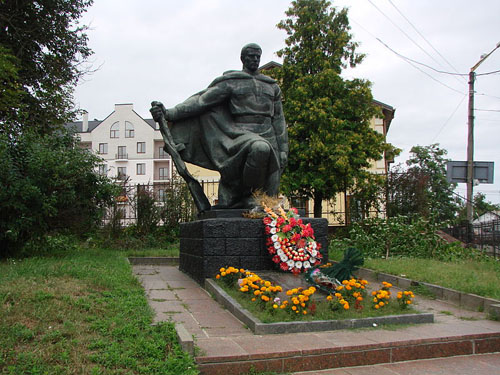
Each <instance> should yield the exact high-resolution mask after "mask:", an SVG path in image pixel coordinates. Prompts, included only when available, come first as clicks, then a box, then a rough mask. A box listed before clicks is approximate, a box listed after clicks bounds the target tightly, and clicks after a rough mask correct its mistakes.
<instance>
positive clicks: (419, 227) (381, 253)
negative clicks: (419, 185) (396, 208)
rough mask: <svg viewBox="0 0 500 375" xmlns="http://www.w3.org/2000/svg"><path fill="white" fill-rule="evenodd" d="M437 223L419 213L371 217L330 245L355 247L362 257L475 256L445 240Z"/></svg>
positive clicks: (438, 257)
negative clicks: (384, 217) (346, 235)
mask: <svg viewBox="0 0 500 375" xmlns="http://www.w3.org/2000/svg"><path fill="white" fill-rule="evenodd" d="M438 229H439V226H438V225H437V224H434V223H432V222H431V221H429V220H426V219H425V218H422V217H420V216H414V217H411V218H409V217H405V216H396V217H391V218H388V219H378V218H372V219H368V220H365V221H363V222H361V223H353V224H352V226H351V228H350V231H349V237H350V238H348V239H343V240H333V241H332V242H331V243H330V246H331V247H333V248H337V249H339V250H340V249H344V248H346V247H349V246H355V247H356V248H358V249H359V250H361V251H362V253H363V255H364V256H365V257H370V258H386V259H387V258H390V257H400V256H405V257H414V258H429V259H440V260H452V259H462V258H470V257H471V256H475V255H477V252H475V251H474V250H472V249H464V248H462V247H461V246H460V245H459V244H458V243H451V244H450V243H447V242H445V241H444V240H443V239H441V237H439V235H438V234H437V231H438Z"/></svg>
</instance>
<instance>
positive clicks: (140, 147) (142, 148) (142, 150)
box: [137, 142, 146, 154]
mask: <svg viewBox="0 0 500 375" xmlns="http://www.w3.org/2000/svg"><path fill="white" fill-rule="evenodd" d="M145 152H146V142H137V153H138V154H144V153H145Z"/></svg>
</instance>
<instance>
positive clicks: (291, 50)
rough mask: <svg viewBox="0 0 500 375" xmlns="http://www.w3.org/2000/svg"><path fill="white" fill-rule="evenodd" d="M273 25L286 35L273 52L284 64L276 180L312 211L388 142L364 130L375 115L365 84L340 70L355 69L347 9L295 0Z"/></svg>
mask: <svg viewBox="0 0 500 375" xmlns="http://www.w3.org/2000/svg"><path fill="white" fill-rule="evenodd" d="M286 14H287V16H288V18H287V19H285V20H283V21H281V22H280V23H279V24H278V28H280V29H283V30H285V31H286V32H287V34H288V37H287V39H286V45H287V46H286V47H285V48H283V49H282V50H280V51H278V56H280V57H283V66H282V68H281V69H278V70H277V71H276V72H274V74H273V75H274V76H275V77H276V78H277V79H278V80H279V81H280V83H281V88H282V92H283V98H284V104H283V110H284V112H285V116H286V119H287V123H288V126H289V128H288V131H289V146H290V155H289V161H288V168H287V170H286V171H285V174H284V176H283V178H282V189H283V191H284V192H285V194H286V195H288V196H302V197H309V198H313V199H314V203H315V208H314V213H315V216H319V215H320V214H321V203H322V201H323V200H324V199H330V198H333V197H334V196H335V195H336V193H338V192H341V191H344V190H346V189H349V188H352V187H353V186H355V184H356V181H358V182H360V181H361V180H362V179H363V177H366V174H364V173H363V172H362V171H363V169H365V168H368V167H369V166H370V160H378V159H380V158H381V157H382V155H383V153H384V151H386V150H388V149H390V146H389V145H388V144H386V143H385V142H384V137H383V136H382V135H381V134H379V133H377V132H375V131H374V130H373V129H371V128H370V124H369V121H370V119H371V118H372V117H373V116H374V115H375V114H377V109H376V108H375V106H374V105H373V102H372V101H373V98H372V95H371V91H370V83H369V82H368V81H364V80H360V79H353V80H344V79H343V78H342V77H341V76H340V73H341V70H342V68H345V67H347V65H349V66H351V67H354V66H355V65H356V64H358V63H359V62H361V61H362V59H363V55H361V54H357V53H356V52H355V50H356V47H357V43H355V42H353V41H352V40H351V34H350V33H349V30H350V27H349V21H348V18H347V10H346V9H343V10H341V11H337V10H336V9H335V8H332V7H331V6H330V3H329V2H328V1H324V0H314V1H311V0H297V1H294V2H292V6H291V7H290V9H289V10H288V11H287V12H286Z"/></svg>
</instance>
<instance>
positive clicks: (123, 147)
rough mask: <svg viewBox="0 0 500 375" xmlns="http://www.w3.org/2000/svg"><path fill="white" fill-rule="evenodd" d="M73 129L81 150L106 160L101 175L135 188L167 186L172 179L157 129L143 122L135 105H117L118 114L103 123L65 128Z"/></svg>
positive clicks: (87, 121) (149, 120) (82, 122)
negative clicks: (137, 185) (154, 185)
mask: <svg viewBox="0 0 500 375" xmlns="http://www.w3.org/2000/svg"><path fill="white" fill-rule="evenodd" d="M66 126H67V127H69V128H71V129H74V130H75V131H76V133H77V135H78V136H79V138H80V142H81V146H82V147H84V148H87V149H90V150H92V151H93V152H95V153H96V154H98V155H99V156H100V157H101V158H103V159H104V160H103V164H102V165H101V166H100V167H99V172H100V173H102V174H106V175H107V176H109V177H117V178H119V179H121V180H125V179H128V181H129V182H130V183H133V184H156V183H164V182H167V181H168V180H169V179H170V177H171V176H172V162H171V159H170V155H169V154H167V153H166V152H165V151H164V150H163V146H164V142H163V138H162V136H161V133H160V130H159V129H158V125H157V124H156V123H155V122H154V121H153V120H152V119H143V118H142V117H141V116H139V115H138V114H137V113H136V112H135V111H134V108H133V104H115V110H114V111H113V112H112V113H111V114H110V115H109V116H108V117H106V118H105V119H104V120H102V121H100V120H94V121H89V120H88V114H86V113H84V116H83V119H82V121H76V122H72V123H69V124H66Z"/></svg>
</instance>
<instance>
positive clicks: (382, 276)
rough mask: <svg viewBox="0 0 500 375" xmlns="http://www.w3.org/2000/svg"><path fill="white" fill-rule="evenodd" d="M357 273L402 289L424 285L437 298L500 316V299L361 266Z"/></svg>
mask: <svg viewBox="0 0 500 375" xmlns="http://www.w3.org/2000/svg"><path fill="white" fill-rule="evenodd" d="M355 273H356V275H357V276H358V277H362V278H371V279H374V280H377V281H387V282H390V283H391V284H393V285H395V286H398V287H399V288H401V289H408V288H410V287H412V286H424V287H425V288H427V289H428V290H429V291H430V292H431V293H432V294H434V297H435V298H436V299H439V300H442V301H447V302H449V303H451V304H453V305H456V306H458V307H462V308H464V309H467V310H472V311H483V312H486V313H489V314H491V315H493V316H497V317H500V301H498V300H496V299H493V298H487V297H482V296H478V295H476V294H470V293H465V292H460V291H458V290H454V289H450V288H445V287H442V286H439V285H434V284H430V283H426V282H422V281H416V280H411V279H407V278H404V277H401V276H394V275H390V274H388V273H383V272H377V271H373V270H370V269H367V268H359V269H358V270H357V271H356V272H355Z"/></svg>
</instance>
